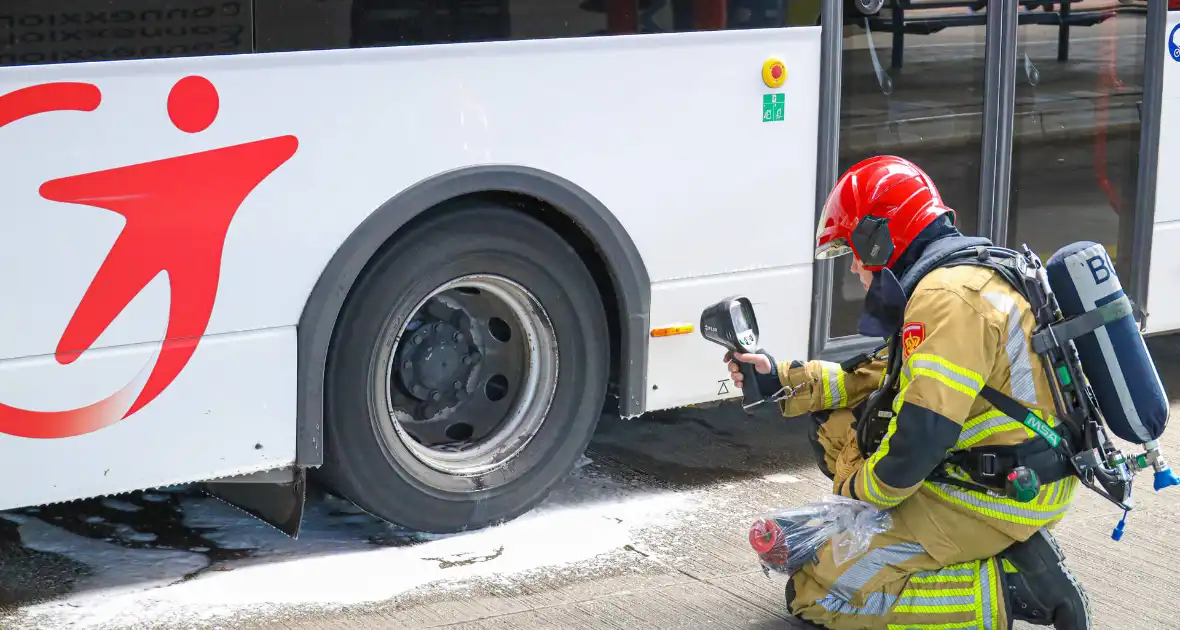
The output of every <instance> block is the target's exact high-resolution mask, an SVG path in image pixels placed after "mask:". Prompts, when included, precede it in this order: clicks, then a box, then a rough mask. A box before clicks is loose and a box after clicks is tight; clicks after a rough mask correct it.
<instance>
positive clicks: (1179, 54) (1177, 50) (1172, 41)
mask: <svg viewBox="0 0 1180 630" xmlns="http://www.w3.org/2000/svg"><path fill="white" fill-rule="evenodd" d="M1176 31H1180V24H1177V25H1176V26H1173V27H1172V32H1171V33H1168V56H1169V57H1171V58H1172V61H1180V46H1178V45H1177V44H1176Z"/></svg>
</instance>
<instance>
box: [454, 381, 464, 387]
mask: <svg viewBox="0 0 1180 630" xmlns="http://www.w3.org/2000/svg"><path fill="white" fill-rule="evenodd" d="M455 389H463V381H455Z"/></svg>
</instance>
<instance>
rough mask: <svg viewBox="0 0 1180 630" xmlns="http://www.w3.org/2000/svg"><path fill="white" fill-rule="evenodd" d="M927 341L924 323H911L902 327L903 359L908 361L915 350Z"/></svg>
mask: <svg viewBox="0 0 1180 630" xmlns="http://www.w3.org/2000/svg"><path fill="white" fill-rule="evenodd" d="M925 339H926V325H925V324H923V323H922V322H909V323H907V324H906V325H905V326H902V327H901V349H902V354H901V358H902V359H903V360H904V359H908V358H910V355H911V354H913V353H914V350H915V349H916V348H917V347H918V345H919V344H921V343H922V342H923V341H925Z"/></svg>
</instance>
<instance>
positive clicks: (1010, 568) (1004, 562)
mask: <svg viewBox="0 0 1180 630" xmlns="http://www.w3.org/2000/svg"><path fill="white" fill-rule="evenodd" d="M1000 565H1001V566H1002V567H1004V573H1018V571H1017V570H1016V565H1014V564H1012V561H1010V560H1008V559H1007V558H1000Z"/></svg>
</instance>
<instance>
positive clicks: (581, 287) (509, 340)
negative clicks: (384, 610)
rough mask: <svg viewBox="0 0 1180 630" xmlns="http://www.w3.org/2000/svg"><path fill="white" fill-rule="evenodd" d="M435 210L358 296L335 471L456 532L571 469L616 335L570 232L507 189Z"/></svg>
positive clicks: (595, 408) (538, 491)
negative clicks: (512, 198)
mask: <svg viewBox="0 0 1180 630" xmlns="http://www.w3.org/2000/svg"><path fill="white" fill-rule="evenodd" d="M436 211H437V213H439V215H440V216H438V217H437V218H434V219H431V220H429V221H428V222H426V223H424V224H421V225H417V226H416V227H414V228H412V229H411V230H410V231H409V233H407V234H405V235H404V236H399V237H398V239H397V241H396V242H394V243H393V244H392V245H391V246H389V247H387V248H386V249H385V250H383V251H382V252H381V253H379V254H378V255H377V256H376V257H375V258H374V260H372V261H371V262H370V264H369V265H368V267H367V268H366V270H365V272H364V273H363V274H362V275H361V277H360V278H359V279H358V280H357V283H356V284H355V285H354V289H353V291H352V293H351V294H350V295H349V297H348V299H347V300H346V302H345V306H344V311H343V312H342V314H341V316H340V318H339V320H338V323H337V328H336V333H335V339H334V340H333V343H332V348H331V349H330V351H329V358H328V371H327V374H326V382H325V401H326V409H325V411H326V427H325V461H324V469H325V470H324V472H325V473H326V476H327V479H328V480H329V484H330V485H331V486H332V487H333V489H334V490H336V491H337V492H338V493H340V494H342V495H343V496H345V497H347V498H348V499H350V500H352V501H354V502H355V503H356V504H357V505H359V506H360V507H362V508H363V509H365V510H367V511H369V512H370V513H372V514H375V515H376V516H379V517H381V518H384V519H386V520H388V521H390V522H393V523H396V524H398V525H402V526H405V527H409V528H412V529H416V530H420V531H428V532H437V533H447V532H455V531H462V530H467V529H478V528H481V527H484V526H487V525H490V524H494V523H498V522H503V521H505V520H508V519H512V518H515V517H516V516H519V515H520V514H522V513H524V512H525V511H527V510H529V509H531V508H532V507H533V506H535V505H536V504H537V503H539V502H540V501H541V500H542V499H544V497H545V496H546V495H547V494H548V493H549V491H550V490H551V489H552V488H553V487H554V486H555V485H556V484H557V483H559V482H560V481H561V480H562V479H564V478H565V477H566V476H567V475H568V474H569V472H570V471H571V470H572V469H573V467H574V465H575V463H576V462H577V460H578V458H579V457H580V456H581V454H582V452H583V451H584V450H585V448H586V445H587V444H588V443H589V441H590V438H591V436H592V435H593V432H594V428H595V426H596V425H597V423H598V418H599V416H600V414H601V413H602V407H603V401H604V399H605V396H606V381H607V376H608V361H609V357H610V341H609V338H608V335H609V332H608V328H607V322H606V316H605V313H604V310H603V306H602V300H601V296H600V295H599V293H598V290H597V288H596V287H595V284H594V279H593V278H592V277H591V275H590V273H589V272H588V271H587V270H586V267H585V265H584V264H583V262H582V260H581V258H579V256H578V254H577V253H576V252H575V251H574V250H573V249H572V248H571V247H569V246H568V245H567V244H566V243H565V241H563V240H562V239H561V237H560V236H559V235H558V234H557V233H556V232H554V231H553V230H551V229H549V228H548V227H546V226H545V225H544V224H542V223H540V222H539V221H537V220H535V219H532V218H530V217H528V216H525V215H523V214H521V213H519V212H516V211H513V210H510V209H507V208H504V207H502V206H498V205H494V204H488V203H482V202H476V203H474V204H473V203H465V204H463V205H462V206H459V207H455V208H448V209H446V210H444V209H442V208H436V209H435V210H433V211H432V212H436Z"/></svg>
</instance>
